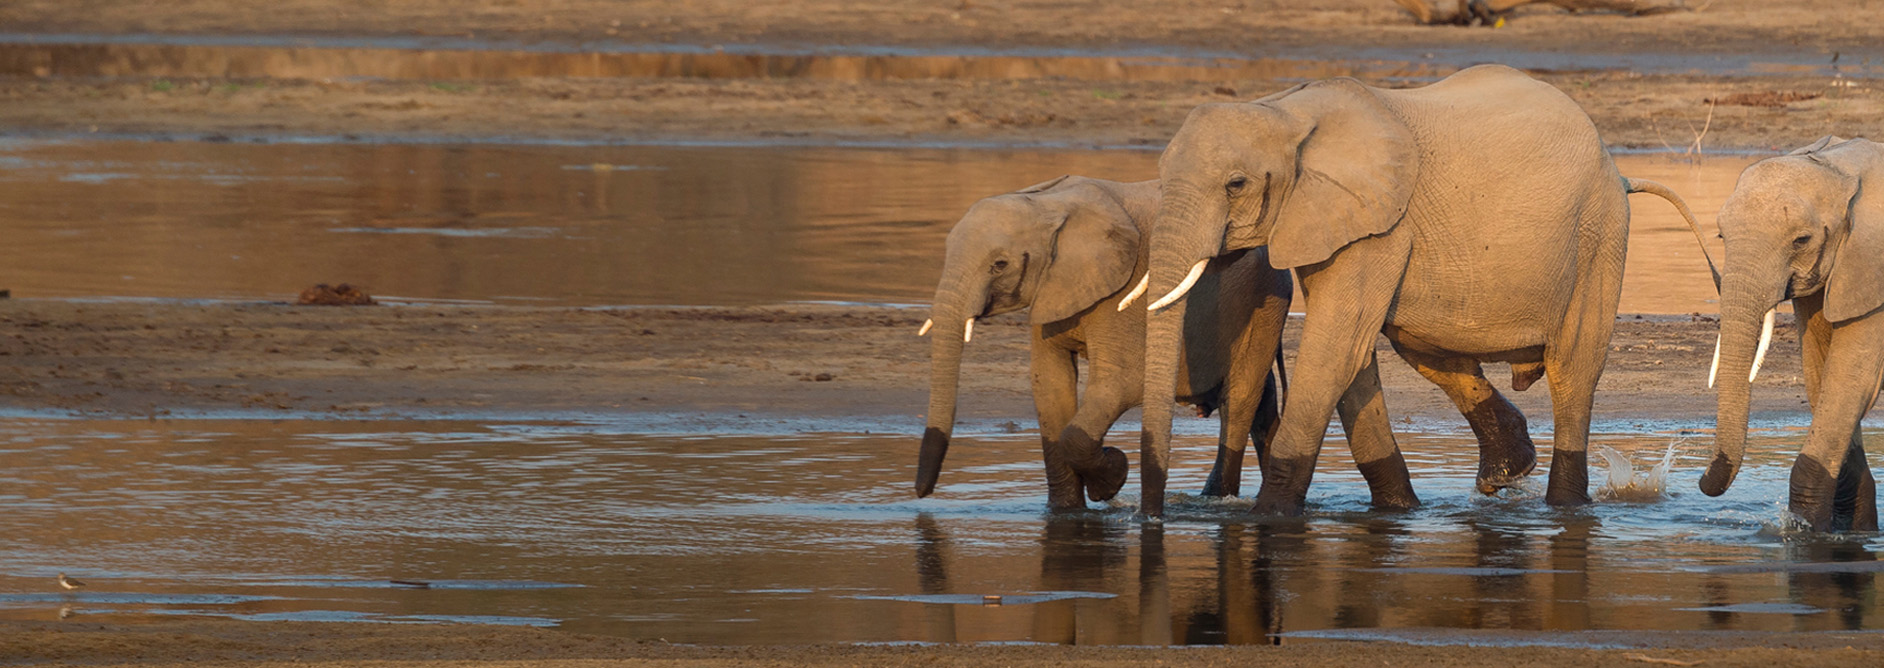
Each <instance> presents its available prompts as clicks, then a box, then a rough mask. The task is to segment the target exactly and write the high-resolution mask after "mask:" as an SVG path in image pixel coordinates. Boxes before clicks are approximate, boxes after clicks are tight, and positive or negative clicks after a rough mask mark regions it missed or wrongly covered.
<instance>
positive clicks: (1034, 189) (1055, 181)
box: [1014, 174, 1073, 195]
mask: <svg viewBox="0 0 1884 668" xmlns="http://www.w3.org/2000/svg"><path fill="white" fill-rule="evenodd" d="M1072 177H1073V175H1072V174H1061V175H1060V176H1059V177H1057V178H1052V179H1047V180H1045V181H1041V182H1039V183H1036V184H1033V185H1031V186H1027V187H1025V188H1021V189H1020V190H1016V191H1014V194H1016V195H1025V194H1028V193H1039V192H1046V191H1047V189H1048V188H1052V187H1054V186H1057V185H1060V182H1061V181H1065V180H1067V179H1069V178H1072Z"/></svg>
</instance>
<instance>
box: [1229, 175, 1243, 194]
mask: <svg viewBox="0 0 1884 668" xmlns="http://www.w3.org/2000/svg"><path fill="white" fill-rule="evenodd" d="M1247 185H1249V179H1248V178H1246V177H1242V176H1238V177H1235V178H1232V179H1230V182H1229V183H1225V184H1223V189H1224V191H1226V192H1229V193H1231V194H1236V192H1237V191H1239V190H1242V189H1243V186H1247Z"/></svg>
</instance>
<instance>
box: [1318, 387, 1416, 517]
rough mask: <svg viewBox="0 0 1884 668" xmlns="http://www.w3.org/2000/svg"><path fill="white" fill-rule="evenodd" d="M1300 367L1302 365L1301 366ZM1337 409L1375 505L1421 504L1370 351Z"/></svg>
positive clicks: (1403, 507) (1397, 507)
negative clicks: (1389, 415)
mask: <svg viewBox="0 0 1884 668" xmlns="http://www.w3.org/2000/svg"><path fill="white" fill-rule="evenodd" d="M1297 368H1300V367H1299V366H1298V367H1297ZM1335 411H1336V412H1337V413H1339V414H1340V415H1341V428H1342V430H1343V431H1345V432H1346V433H1347V435H1348V450H1349V451H1350V452H1352V453H1353V454H1354V466H1355V468H1358V469H1360V470H1361V477H1363V478H1366V479H1367V489H1368V491H1369V492H1371V493H1372V495H1373V505H1374V507H1375V508H1378V509H1381V510H1408V509H1412V508H1417V507H1419V505H1420V498H1419V495H1417V494H1414V493H1413V478H1412V476H1411V475H1410V474H1408V473H1407V470H1406V457H1405V456H1402V455H1401V454H1400V446H1399V445H1398V444H1396V443H1395V442H1394V439H1393V422H1392V421H1391V420H1390V419H1388V417H1387V399H1386V396H1385V395H1383V394H1381V392H1380V361H1379V359H1378V356H1376V355H1374V354H1373V353H1372V352H1371V351H1370V352H1369V354H1368V356H1367V366H1366V367H1364V368H1362V369H1361V371H1360V372H1359V373H1356V374H1354V382H1352V383H1349V384H1348V391H1347V392H1346V393H1344V394H1342V395H1341V401H1340V403H1337V404H1335Z"/></svg>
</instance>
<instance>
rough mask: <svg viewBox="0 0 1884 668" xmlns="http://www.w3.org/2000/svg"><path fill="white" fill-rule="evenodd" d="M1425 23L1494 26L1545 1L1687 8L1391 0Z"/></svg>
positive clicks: (1662, 6) (1640, 2) (1637, 10)
mask: <svg viewBox="0 0 1884 668" xmlns="http://www.w3.org/2000/svg"><path fill="white" fill-rule="evenodd" d="M1393 1H1394V2H1396V3H1399V5H1400V6H1401V7H1402V8H1405V9H1406V11H1407V12H1408V13H1411V14H1412V15H1413V18H1415V19H1418V20H1419V22H1420V23H1424V24H1427V25H1462V26H1463V25H1497V23H1498V20H1499V19H1501V18H1503V17H1504V16H1505V15H1506V14H1509V13H1510V12H1511V10H1513V9H1517V8H1519V7H1522V6H1524V5H1533V4H1545V5H1554V6H1557V7H1562V8H1564V9H1567V10H1570V11H1572V12H1582V11H1600V12H1616V13H1619V14H1628V15H1630V16H1647V15H1649V14H1665V13H1668V12H1679V11H1686V10H1687V9H1688V7H1687V5H1686V4H1684V2H1683V0H1669V1H1667V2H1655V1H1653V0H1393Z"/></svg>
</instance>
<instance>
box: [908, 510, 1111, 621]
mask: <svg viewBox="0 0 1884 668" xmlns="http://www.w3.org/2000/svg"><path fill="white" fill-rule="evenodd" d="M1127 538H1128V537H1127V531H1126V529H1125V527H1123V526H1121V525H1116V524H1111V523H1108V522H1106V520H1105V518H1104V517H1103V516H1100V515H1065V516H1056V517H1052V518H1049V519H1048V521H1047V523H1046V526H1045V527H1044V528H1043V529H1042V533H1041V538H1040V548H1041V551H1040V579H1039V584H1038V586H1037V589H1038V590H1040V591H1043V592H1110V591H1113V590H1114V589H1116V588H1117V584H1118V581H1119V580H1121V579H1123V577H1122V576H1123V573H1124V565H1125V564H1126V563H1127V561H1128V560H1129V553H1130V544H1129V543H1128V542H1127ZM950 546H951V540H950V538H949V536H948V532H947V531H946V530H944V529H943V528H942V527H941V526H940V525H938V524H937V523H936V521H935V519H934V518H933V517H931V516H930V515H929V514H928V513H922V514H919V515H917V516H916V573H917V577H918V579H919V580H920V581H921V587H922V593H924V594H929V595H939V594H964V593H971V592H961V591H956V590H955V588H954V585H953V583H952V580H951V578H950V575H949V556H950V555H949V552H950V551H951V547H950ZM1082 604H1090V601H1089V599H1080V598H1070V599H1061V600H1052V601H1043V602H1040V603H1035V604H1032V605H1029V606H1027V607H1028V609H1029V610H1030V612H1031V613H1032V615H1033V622H1032V633H1031V634H1030V636H1029V639H1030V640H1033V641H1035V642H1045V643H1057V644H1065V645H1071V644H1074V643H1075V642H1076V641H1077V640H1078V639H1079V636H1080V633H1079V629H1080V625H1079V622H1080V618H1079V615H1078V612H1079V608H1080V606H1081V605H1082ZM923 607H924V609H925V611H924V614H925V616H926V621H927V626H928V634H927V639H928V641H929V642H960V641H961V638H960V637H959V634H958V632H957V628H956V621H957V619H956V618H957V615H958V614H959V612H960V611H959V610H958V608H959V607H960V606H955V605H926V606H923ZM1086 621H1087V624H1088V635H1089V636H1090V637H1092V638H1094V639H1097V640H1098V641H1099V642H1102V643H1126V644H1135V643H1137V642H1138V641H1137V640H1136V639H1135V636H1133V635H1131V634H1128V633H1127V632H1126V629H1127V628H1128V627H1127V625H1126V623H1125V620H1122V619H1119V617H1118V616H1117V615H1094V616H1090V617H1088V618H1087V620H1086ZM971 640H974V639H971Z"/></svg>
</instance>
